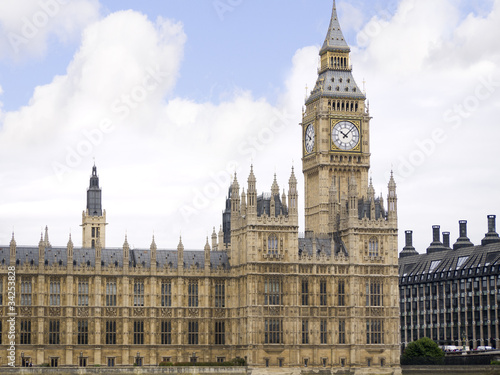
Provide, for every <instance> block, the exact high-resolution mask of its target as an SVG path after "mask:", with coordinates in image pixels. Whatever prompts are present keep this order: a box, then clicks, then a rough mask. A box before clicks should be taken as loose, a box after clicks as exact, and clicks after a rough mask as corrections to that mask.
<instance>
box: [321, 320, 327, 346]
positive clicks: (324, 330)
mask: <svg viewBox="0 0 500 375" xmlns="http://www.w3.org/2000/svg"><path fill="white" fill-rule="evenodd" d="M319 338H320V343H321V344H327V343H328V341H327V340H328V339H327V321H326V320H322V321H320V322H319Z"/></svg>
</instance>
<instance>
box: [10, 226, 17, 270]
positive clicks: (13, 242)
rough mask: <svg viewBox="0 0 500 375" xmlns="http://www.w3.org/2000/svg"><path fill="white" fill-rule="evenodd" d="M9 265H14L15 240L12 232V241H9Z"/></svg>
mask: <svg viewBox="0 0 500 375" xmlns="http://www.w3.org/2000/svg"><path fill="white" fill-rule="evenodd" d="M10 265H11V266H15V265H16V240H15V239H14V232H12V239H11V240H10Z"/></svg>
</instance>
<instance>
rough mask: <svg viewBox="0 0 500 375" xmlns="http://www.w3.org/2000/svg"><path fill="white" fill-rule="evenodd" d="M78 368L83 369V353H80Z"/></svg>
mask: <svg viewBox="0 0 500 375" xmlns="http://www.w3.org/2000/svg"><path fill="white" fill-rule="evenodd" d="M80 367H83V352H80Z"/></svg>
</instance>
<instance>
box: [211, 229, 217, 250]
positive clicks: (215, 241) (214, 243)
mask: <svg viewBox="0 0 500 375" xmlns="http://www.w3.org/2000/svg"><path fill="white" fill-rule="evenodd" d="M212 250H213V251H217V233H215V227H214V231H213V232H212Z"/></svg>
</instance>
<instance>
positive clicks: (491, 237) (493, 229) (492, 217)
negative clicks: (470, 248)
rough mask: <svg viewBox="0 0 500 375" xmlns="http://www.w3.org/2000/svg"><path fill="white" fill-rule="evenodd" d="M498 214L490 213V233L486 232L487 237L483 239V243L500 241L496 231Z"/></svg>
mask: <svg viewBox="0 0 500 375" xmlns="http://www.w3.org/2000/svg"><path fill="white" fill-rule="evenodd" d="M495 221H496V216H495V215H488V233H486V235H485V237H484V238H483V240H482V241H481V245H483V246H484V245H488V244H490V243H497V242H500V237H499V236H498V233H497V231H496V223H495Z"/></svg>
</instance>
